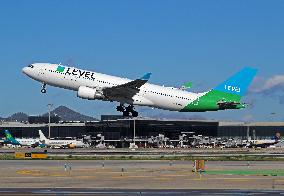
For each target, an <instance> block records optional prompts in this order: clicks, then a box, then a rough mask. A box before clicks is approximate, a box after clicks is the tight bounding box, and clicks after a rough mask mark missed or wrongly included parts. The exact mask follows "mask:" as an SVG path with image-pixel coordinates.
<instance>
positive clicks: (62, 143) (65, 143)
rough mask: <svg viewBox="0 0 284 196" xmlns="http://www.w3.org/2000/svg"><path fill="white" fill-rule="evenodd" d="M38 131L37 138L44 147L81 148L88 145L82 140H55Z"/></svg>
mask: <svg viewBox="0 0 284 196" xmlns="http://www.w3.org/2000/svg"><path fill="white" fill-rule="evenodd" d="M38 132H39V140H40V142H41V143H43V144H44V145H45V146H46V147H51V148H83V147H87V146H88V145H87V144H85V143H83V141H82V140H73V139H72V140H70V139H68V140H55V139H47V138H46V137H45V135H44V134H43V132H42V131H41V130H39V131H38Z"/></svg>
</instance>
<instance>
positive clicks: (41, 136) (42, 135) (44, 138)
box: [38, 130, 48, 141]
mask: <svg viewBox="0 0 284 196" xmlns="http://www.w3.org/2000/svg"><path fill="white" fill-rule="evenodd" d="M38 133H39V140H40V141H46V140H48V139H47V138H46V137H45V135H44V134H43V133H42V131H41V130H38Z"/></svg>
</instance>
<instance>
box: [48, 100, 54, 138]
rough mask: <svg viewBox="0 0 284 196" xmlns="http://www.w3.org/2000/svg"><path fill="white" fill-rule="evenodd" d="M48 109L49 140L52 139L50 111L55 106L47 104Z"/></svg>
mask: <svg viewBox="0 0 284 196" xmlns="http://www.w3.org/2000/svg"><path fill="white" fill-rule="evenodd" d="M47 107H48V138H50V111H51V108H52V107H53V104H51V103H49V104H47Z"/></svg>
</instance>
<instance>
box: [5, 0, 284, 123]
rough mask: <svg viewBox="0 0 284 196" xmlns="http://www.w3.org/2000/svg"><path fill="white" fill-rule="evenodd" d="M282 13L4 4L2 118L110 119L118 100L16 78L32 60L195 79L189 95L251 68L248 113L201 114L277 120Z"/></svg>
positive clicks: (208, 5) (158, 79) (167, 81)
mask: <svg viewBox="0 0 284 196" xmlns="http://www.w3.org/2000/svg"><path fill="white" fill-rule="evenodd" d="M283 10H284V1H281V0H279V1H277V0H274V1H268V0H267V1H261V0H255V1H253V0H251V1H247V0H239V1H227V0H224V1H221V0H220V1H218V0H217V1H211V0H208V1H205V0H204V1H190V0H186V1H182V0H178V1H176V0H172V1H166V0H160V1H159V0H155V1H150V0H148V1H147V0H145V1H131V0H130V1H110V0H109V1H108V0H107V1H87V0H85V1H79V0H78V1H69V0H68V1H67V0H66V1H63V0H62V1H13V0H12V1H1V3H0V30H1V31H0V54H1V58H0V66H1V77H0V82H1V85H0V90H1V92H2V93H1V102H0V108H1V110H0V116H8V115H10V114H12V113H14V112H18V111H23V112H26V113H29V114H39V113H43V112H45V111H46V110H47V107H46V104H47V103H48V102H51V103H54V104H55V106H59V105H66V106H68V107H70V108H72V109H75V110H77V111H79V112H81V113H85V114H88V115H93V116H98V115H99V114H101V113H104V114H117V113H116V112H115V104H112V103H106V102H100V101H85V100H80V99H78V98H77V97H76V93H75V92H70V91H66V90H62V89H56V88H53V87H49V88H48V94H47V95H42V94H41V93H40V84H39V83H37V82H35V81H32V80H30V79H28V78H27V77H26V76H24V75H23V74H22V73H21V69H22V67H24V66H26V65H28V64H29V63H32V62H52V63H60V62H61V63H62V64H69V65H74V66H77V67H80V68H82V69H89V70H92V71H98V72H103V73H108V74H113V75H118V76H125V77H129V78H137V77H140V76H142V75H143V74H144V73H145V72H152V73H153V75H152V78H151V80H150V82H152V83H156V84H162V85H169V86H180V85H182V84H183V83H184V82H187V81H192V82H193V86H194V87H193V90H195V91H197V90H207V89H210V88H212V87H214V86H216V85H218V83H220V82H222V81H223V80H225V79H226V78H227V77H228V76H230V75H232V74H233V73H235V72H236V71H238V70H240V69H241V68H242V67H243V66H253V67H257V68H258V69H259V72H258V80H257V82H256V83H255V86H254V87H255V88H257V89H258V90H256V91H254V90H253V89H252V90H251V91H252V92H250V93H248V95H247V96H246V97H245V99H244V100H245V101H248V102H253V107H250V109H246V110H242V111H225V112H223V111H221V112H214V113H213V112H208V113H201V114H198V115H202V116H204V117H206V118H210V119H226V120H231V119H233V120H284V117H283V113H284V111H283V109H282V108H283V102H284V101H283V100H284V93H283V92H284V91H283V89H284V85H283V84H284V79H283V80H282V79H281V77H278V78H277V76H283V74H284V66H283V65H284V56H283V52H284V38H283V35H284V12H283ZM275 80H276V82H275ZM263 86H265V87H266V88H262V87H263ZM142 110H143V111H144V115H147V110H145V109H142ZM155 112H156V113H161V112H162V111H160V110H157V111H155ZM272 112H273V113H276V115H275V116H274V117H273V119H272V117H271V115H270V113H272ZM149 113H153V111H150V112H149ZM174 114H176V113H174ZM183 115H188V116H191V115H194V114H192V113H189V114H183Z"/></svg>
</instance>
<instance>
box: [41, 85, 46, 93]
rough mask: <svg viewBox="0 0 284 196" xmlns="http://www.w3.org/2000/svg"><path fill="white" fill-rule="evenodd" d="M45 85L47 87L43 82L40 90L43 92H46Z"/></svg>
mask: <svg viewBox="0 0 284 196" xmlns="http://www.w3.org/2000/svg"><path fill="white" fill-rule="evenodd" d="M45 87H46V84H45V83H43V84H42V86H41V88H42V89H41V90H40V92H41V93H43V94H44V93H46V88H45Z"/></svg>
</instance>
